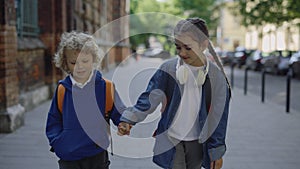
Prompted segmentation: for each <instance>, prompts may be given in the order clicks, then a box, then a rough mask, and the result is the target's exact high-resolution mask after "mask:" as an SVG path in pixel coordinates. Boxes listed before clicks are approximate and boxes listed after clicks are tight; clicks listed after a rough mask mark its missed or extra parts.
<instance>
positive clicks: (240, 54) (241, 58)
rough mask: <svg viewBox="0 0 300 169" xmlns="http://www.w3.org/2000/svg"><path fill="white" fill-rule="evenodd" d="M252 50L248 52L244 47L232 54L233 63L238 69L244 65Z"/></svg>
mask: <svg viewBox="0 0 300 169" xmlns="http://www.w3.org/2000/svg"><path fill="white" fill-rule="evenodd" d="M253 51H254V50H248V49H246V48H244V47H237V48H236V49H235V52H234V59H233V62H234V63H235V64H236V65H237V66H238V67H239V68H240V67H242V66H243V65H245V64H246V60H247V57H248V56H249V55H250V54H251V53H252V52H253Z"/></svg>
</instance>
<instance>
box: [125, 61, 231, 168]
mask: <svg viewBox="0 0 300 169" xmlns="http://www.w3.org/2000/svg"><path fill="white" fill-rule="evenodd" d="M176 63H177V58H175V59H171V60H168V61H166V62H165V63H163V64H162V65H161V66H160V68H159V69H158V70H157V71H156V72H155V74H154V75H153V76H152V78H151V79H150V81H149V83H148V86H147V89H146V91H145V92H144V93H142V94H141V95H140V97H139V98H138V100H137V103H136V104H135V105H134V107H130V108H128V109H127V110H126V111H124V112H123V114H122V117H121V121H125V122H128V123H131V124H135V123H137V122H141V121H143V120H144V119H145V118H146V116H147V115H148V114H150V113H152V112H153V111H154V110H155V109H156V108H157V106H158V105H159V104H160V103H162V104H163V105H164V106H163V107H164V109H163V111H162V114H161V119H160V121H159V123H158V127H157V130H156V137H155V138H156V141H155V145H154V150H153V151H154V157H153V161H154V162H155V163H156V164H157V165H159V166H160V167H162V168H166V169H169V168H172V165H173V159H174V155H175V151H176V150H175V147H174V146H173V144H172V143H171V141H170V139H169V137H168V134H167V133H168V132H167V131H168V129H169V127H170V125H171V124H172V121H173V118H174V116H175V114H176V112H177V109H178V106H179V105H180V101H181V96H182V92H183V89H184V87H183V85H180V83H179V82H178V80H177V79H176V76H175V75H176ZM209 64H210V66H209V71H208V76H207V79H206V81H205V83H204V85H203V86H202V89H203V92H202V102H201V108H200V110H199V123H200V127H201V131H202V132H201V135H200V136H199V141H200V142H202V143H203V146H204V147H203V148H204V152H203V153H204V154H203V155H204V159H203V166H204V167H205V168H209V167H210V161H211V160H212V161H215V160H217V159H220V158H221V157H222V156H223V155H224V153H225V151H226V145H225V136H226V128H227V119H228V110H229V100H230V89H229V87H228V84H227V82H226V79H225V76H224V74H222V72H221V71H220V70H219V68H218V67H217V66H216V65H215V64H213V63H211V62H209ZM208 80H209V81H210V85H211V86H210V87H211V106H210V110H209V111H208V110H206V100H205V98H206V97H205V95H206V93H205V92H207V91H206V90H204V89H205V88H206V87H207V86H206V85H208V83H207V81H208Z"/></svg>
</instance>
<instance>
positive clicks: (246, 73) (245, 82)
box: [244, 67, 249, 95]
mask: <svg viewBox="0 0 300 169" xmlns="http://www.w3.org/2000/svg"><path fill="white" fill-rule="evenodd" d="M248 70H249V67H246V69H245V78H244V95H247V87H248Z"/></svg>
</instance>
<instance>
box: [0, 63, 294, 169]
mask: <svg viewBox="0 0 300 169" xmlns="http://www.w3.org/2000/svg"><path fill="white" fill-rule="evenodd" d="M160 63H161V61H160V60H157V59H156V60H148V59H141V60H140V61H139V62H135V61H134V60H130V61H129V62H128V63H127V64H124V65H123V66H121V67H120V68H118V69H116V71H115V72H109V73H107V74H105V76H106V77H108V78H112V79H113V81H114V82H116V87H117V89H118V91H119V92H120V91H122V93H121V92H120V95H121V97H122V98H123V99H124V102H125V104H127V105H131V104H132V103H134V102H135V100H134V98H136V97H137V95H138V93H140V91H142V90H144V88H145V85H146V84H147V81H146V80H141V79H142V78H146V79H147V78H148V77H149V76H150V74H151V73H153V71H154V70H155V67H157V66H158V65H159V64H160ZM137 69H139V70H143V71H139V72H138V71H137ZM148 75H149V76H148ZM129 76H133V77H134V81H133V82H132V83H130V84H129V85H127V84H125V82H127V81H128V77H129ZM131 78H132V77H131ZM135 80H137V81H140V82H139V83H136V81H135ZM125 89H127V90H125ZM128 90H130V91H131V92H128ZM123 91H125V92H123ZM49 106H50V101H47V102H45V103H43V104H41V105H40V106H38V107H36V108H35V109H34V110H32V111H29V112H26V115H25V125H24V126H23V127H21V128H20V129H18V130H17V131H15V132H14V133H11V134H0V168H1V169H21V168H22V169H55V168H58V165H57V158H56V157H55V155H54V154H53V153H51V152H50V151H49V146H48V141H47V138H46V136H45V122H46V117H47V111H48V109H49ZM149 121H151V119H149ZM152 121H155V120H153V119H152ZM299 121H300V112H299V111H295V110H291V112H290V113H289V114H287V113H285V108H284V107H282V106H279V105H276V104H273V103H270V102H265V103H261V102H260V98H259V97H257V96H255V95H252V94H251V93H248V94H247V95H246V96H245V95H243V91H242V90H241V89H238V88H234V90H233V100H232V102H231V108H230V115H229V124H228V131H227V149H228V150H227V153H226V154H225V156H224V166H223V168H224V169H294V168H299V166H300V160H299V159H300V146H299V143H300V123H299ZM144 126H145V125H144ZM148 127H149V126H148ZM151 127H152V128H151V129H150V128H149V129H148V131H149V133H147V134H150V133H151V132H152V130H154V125H153V123H152V126H151ZM142 130H143V131H145V130H144V129H142ZM113 132H114V130H113ZM133 133H134V135H135V136H139V137H145V136H143V135H142V133H139V129H138V128H135V129H134V130H133ZM116 137H118V136H115V135H113V139H114V146H113V147H114V152H116V153H115V154H116V155H114V156H110V160H111V165H110V168H111V169H121V168H122V169H156V168H158V167H157V166H156V165H154V164H153V163H152V161H151V157H149V156H148V155H145V152H146V151H147V152H150V151H151V147H149V146H147V144H142V145H140V144H133V145H126V144H123V145H122V143H121V142H120V141H118V140H119V139H118V138H117V139H116ZM125 139H127V138H125ZM140 140H141V139H140ZM129 146H130V149H133V150H132V151H133V152H132V153H131V155H132V156H131V157H133V156H134V155H136V157H135V158H130V157H124V156H121V155H122V150H123V152H124V151H125V153H126V151H127V149H128V148H129ZM118 149H119V150H118ZM134 153H136V154H134ZM138 153H141V155H140V156H139V154H138ZM146 154H147V153H146ZM142 156H143V157H146V158H138V157H142Z"/></svg>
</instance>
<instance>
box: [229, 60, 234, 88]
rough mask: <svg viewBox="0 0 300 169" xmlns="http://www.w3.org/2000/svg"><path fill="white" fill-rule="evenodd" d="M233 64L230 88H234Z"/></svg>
mask: <svg viewBox="0 0 300 169" xmlns="http://www.w3.org/2000/svg"><path fill="white" fill-rule="evenodd" d="M234 65H235V64H234V63H231V80H230V81H231V88H233V86H234V83H233V82H234Z"/></svg>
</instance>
